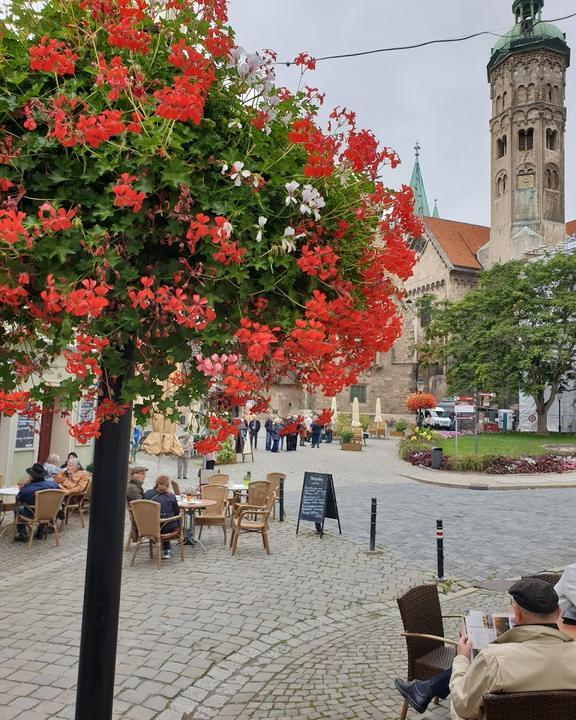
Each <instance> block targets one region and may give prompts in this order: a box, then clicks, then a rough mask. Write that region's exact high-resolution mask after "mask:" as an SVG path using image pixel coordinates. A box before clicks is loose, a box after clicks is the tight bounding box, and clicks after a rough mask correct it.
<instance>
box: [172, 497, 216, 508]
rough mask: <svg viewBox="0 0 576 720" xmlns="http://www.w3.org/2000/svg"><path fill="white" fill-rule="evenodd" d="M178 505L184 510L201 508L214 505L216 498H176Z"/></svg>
mask: <svg viewBox="0 0 576 720" xmlns="http://www.w3.org/2000/svg"><path fill="white" fill-rule="evenodd" d="M178 505H179V506H180V507H181V508H184V510H203V509H204V508H207V507H210V506H211V505H216V500H200V499H198V500H190V501H188V500H185V499H184V500H178Z"/></svg>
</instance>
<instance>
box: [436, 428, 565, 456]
mask: <svg viewBox="0 0 576 720" xmlns="http://www.w3.org/2000/svg"><path fill="white" fill-rule="evenodd" d="M545 445H573V446H574V447H575V448H576V435H566V434H562V435H559V434H558V433H552V434H550V435H536V434H535V433H482V434H480V435H479V436H478V452H479V453H480V454H483V455H510V456H512V455H545V454H546V453H549V452H552V451H551V450H549V449H547V448H546V447H545ZM437 446H438V447H441V448H442V449H443V450H444V452H445V453H447V454H448V455H456V454H457V455H472V454H474V438H473V437H469V436H466V437H459V438H458V452H456V443H455V440H454V439H453V438H451V439H449V440H438V442H437Z"/></svg>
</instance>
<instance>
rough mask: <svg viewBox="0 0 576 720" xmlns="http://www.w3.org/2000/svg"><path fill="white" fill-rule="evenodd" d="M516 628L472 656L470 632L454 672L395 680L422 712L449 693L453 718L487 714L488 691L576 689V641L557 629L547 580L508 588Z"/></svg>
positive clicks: (463, 640) (525, 581)
mask: <svg viewBox="0 0 576 720" xmlns="http://www.w3.org/2000/svg"><path fill="white" fill-rule="evenodd" d="M508 592H509V593H510V596H511V598H512V611H513V615H514V627H512V628H511V629H510V630H508V631H506V632H503V633H502V634H501V635H499V636H498V637H496V639H495V640H494V641H493V642H492V643H490V644H489V645H487V646H486V647H484V648H483V649H482V650H480V652H479V653H478V654H477V656H476V657H475V658H474V660H471V652H472V644H471V642H470V639H469V638H468V636H467V634H466V633H463V634H462V636H461V638H460V642H459V643H458V648H457V653H456V657H455V658H454V663H453V665H452V668H451V669H450V670H446V671H444V672H442V673H439V674H438V675H436V676H435V677H433V678H432V679H431V680H412V681H411V682H405V681H403V680H401V679H400V678H397V679H396V680H395V683H394V684H395V685H396V688H397V690H398V691H399V692H400V693H401V695H402V696H403V697H404V698H405V699H406V700H407V701H408V702H409V703H410V705H411V706H412V707H413V708H414V709H415V710H416V711H417V712H419V713H423V712H425V711H426V708H427V707H428V704H429V703H430V701H431V700H432V699H433V698H434V697H439V698H442V699H444V698H447V697H448V695H450V694H451V699H452V718H453V720H477V719H479V718H483V717H484V708H483V697H484V695H485V694H486V693H490V692H523V691H528V690H576V643H574V642H573V640H572V638H571V637H570V636H569V635H566V634H565V633H563V632H561V631H560V630H559V629H558V626H557V624H556V623H557V621H558V618H559V616H560V609H559V607H558V595H557V594H556V591H555V590H554V588H553V587H552V586H551V585H549V584H548V583H546V582H544V581H543V580H539V579H536V578H525V579H523V580H519V581H518V582H516V583H514V585H512V587H511V588H510V590H509V591H508Z"/></svg>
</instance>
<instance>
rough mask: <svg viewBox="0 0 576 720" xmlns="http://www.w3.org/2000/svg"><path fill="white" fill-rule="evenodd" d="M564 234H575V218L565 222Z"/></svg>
mask: <svg viewBox="0 0 576 720" xmlns="http://www.w3.org/2000/svg"><path fill="white" fill-rule="evenodd" d="M566 235H569V236H570V237H572V235H576V220H570V222H567V223H566Z"/></svg>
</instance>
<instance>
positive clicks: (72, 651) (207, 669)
mask: <svg viewBox="0 0 576 720" xmlns="http://www.w3.org/2000/svg"><path fill="white" fill-rule="evenodd" d="M350 456H352V457H350ZM138 461H139V462H141V461H142V462H144V461H145V460H144V457H143V456H139V458H138ZM311 461H312V465H311ZM171 462H172V461H168V460H163V461H162V467H161V470H162V472H166V471H168V472H169V471H170V468H171ZM150 463H151V467H153V468H154V470H156V469H157V465H156V463H155V461H154V460H151V461H150ZM247 467H249V466H248V465H245V466H243V467H242V466H241V465H239V466H232V467H231V474H232V475H233V477H241V476H242V475H243V473H244V472H245V470H246V469H247ZM250 467H251V469H252V474H253V476H254V477H260V476H261V475H262V473H264V472H265V471H267V470H289V477H288V481H287V499H288V509H289V514H290V518H291V519H293V518H294V517H295V514H296V506H297V502H298V498H299V492H298V489H299V487H300V486H301V482H302V473H303V470H304V469H310V470H316V471H323V470H324V471H327V472H330V471H331V472H333V474H334V476H335V481H336V492H337V495H338V502H339V507H340V510H341V514H342V517H343V525H344V531H345V535H344V536H343V537H342V538H341V537H339V536H338V535H337V534H336V533H335V532H334V531H333V530H331V531H330V533H329V534H328V535H327V536H325V537H324V538H323V539H322V540H320V539H319V538H318V537H317V536H315V535H314V534H313V533H312V531H311V530H310V528H309V526H306V527H304V529H303V530H302V531H301V533H300V535H299V536H296V535H295V532H294V530H295V528H294V524H293V523H292V522H291V521H289V522H286V523H282V524H281V523H279V522H274V523H273V525H272V528H271V534H270V543H271V549H272V554H271V555H270V556H269V557H267V556H266V555H265V554H264V552H263V549H262V546H261V541H260V539H259V538H258V537H256V536H253V537H250V536H243V537H242V538H241V539H240V542H239V547H238V555H237V557H235V558H232V557H231V556H230V552H229V550H228V549H227V548H226V547H225V546H224V544H223V542H222V535H221V532H220V530H219V529H216V528H212V529H207V530H206V531H205V532H204V533H203V535H202V540H203V541H204V540H205V544H206V550H207V552H206V553H203V552H202V551H201V550H200V549H199V548H198V547H187V548H186V556H185V561H184V563H181V562H180V561H179V560H177V559H176V558H174V559H172V560H169V561H166V562H164V563H163V565H162V568H161V569H160V570H157V569H156V567H155V564H154V563H152V562H150V561H149V560H148V557H147V555H146V553H145V552H142V551H141V553H140V555H139V557H138V559H137V560H136V563H135V565H134V566H133V567H130V565H129V555H128V553H127V554H126V562H125V568H124V577H123V589H122V606H121V621H120V634H119V646H118V662H117V686H116V700H115V718H129V719H131V720H182V719H183V718H186V719H187V720H196V719H198V720H207V719H208V718H221V717H222V718H226V717H234V718H239V719H248V718H249V719H250V720H264V719H265V718H277V719H279V720H280V719H282V718H284V719H286V720H288V719H291V718H307V719H310V720H312V719H314V718H333V719H335V720H354V719H355V718H374V719H375V720H377V719H382V720H388V719H390V720H392V719H394V718H396V717H397V716H398V714H399V709H400V705H401V703H400V701H399V697H398V695H397V693H396V691H395V690H394V688H393V678H394V677H395V676H396V675H401V674H402V673H403V672H404V671H405V662H406V661H405V648H404V644H403V640H402V639H401V637H400V634H399V633H400V622H399V618H398V612H397V609H396V603H395V597H396V596H397V594H398V593H399V592H400V591H402V590H403V589H405V588H407V587H410V586H411V585H414V584H416V583H419V582H421V581H423V580H429V579H431V576H432V573H431V572H430V571H426V570H422V569H421V568H426V567H428V568H431V567H432V563H431V562H428V560H429V558H427V556H426V554H425V553H424V552H423V551H422V550H420V555H419V556H418V555H417V553H416V551H417V550H418V542H419V540H418V538H420V537H425V538H426V542H427V543H428V542H429V543H430V544H431V545H433V529H430V528H429V527H428V524H429V521H430V523H431V522H432V519H433V518H434V517H435V510H436V508H437V507H438V506H441V507H445V508H447V507H455V506H456V505H457V504H460V507H462V503H466V513H465V514H463V520H465V521H466V522H465V524H464V526H463V529H462V530H460V531H464V540H463V542H462V544H460V542H459V550H458V552H459V556H461V555H462V554H466V553H467V552H469V551H470V550H471V548H473V547H474V542H477V543H480V542H483V541H484V540H485V539H486V538H485V537H484V535H482V536H480V535H479V534H478V533H476V535H474V533H472V532H471V531H470V522H471V521H473V520H474V518H475V519H476V521H478V518H479V517H482V515H483V514H484V515H485V517H484V520H485V522H483V523H482V525H481V527H482V533H484V529H483V528H484V525H485V524H486V522H488V518H490V517H491V515H492V514H493V513H494V507H493V506H494V504H495V503H498V504H500V503H502V502H503V500H504V499H505V498H507V497H508V496H509V495H510V496H512V495H513V496H514V497H519V498H522V499H523V501H522V504H521V507H520V510H519V511H518V515H517V516H512V518H509V521H508V522H507V524H506V526H505V527H503V528H500V529H499V532H500V540H499V542H500V548H499V550H500V552H497V551H496V549H494V551H493V555H492V556H491V557H492V559H491V561H490V562H487V565H489V566H490V570H491V574H498V575H500V576H506V574H505V573H507V572H508V571H510V570H511V566H510V562H509V558H510V555H511V553H512V549H513V548H514V553H516V554H517V557H518V564H520V560H521V559H522V562H525V561H526V557H527V555H528V553H530V554H533V553H540V555H541V557H542V562H543V563H544V564H546V565H550V564H554V565H555V566H559V565H560V564H561V563H560V562H559V561H560V559H561V558H560V557H558V556H559V555H562V553H559V549H560V548H561V540H562V539H563V541H564V546H566V547H568V546H571V545H572V543H569V542H566V540H569V539H570V538H569V537H568V533H569V532H570V530H569V529H568V528H570V527H571V526H572V525H573V523H568V522H566V520H567V516H568V513H569V512H570V514H571V517H573V507H572V508H571V507H569V506H570V504H571V502H573V501H572V500H571V494H570V493H569V491H561V490H548V491H537V492H538V493H539V497H538V498H533V497H532V495H533V493H532V491H523V492H521V493H519V492H514V493H502V492H498V493H471V492H469V491H462V490H452V489H448V488H437V487H434V486H427V485H421V484H416V483H413V482H411V481H409V480H406V479H403V478H402V477H400V475H401V472H400V471H401V470H403V469H404V466H403V464H401V463H400V462H399V461H397V460H396V459H395V457H394V453H393V446H392V444H390V445H386V444H384V443H382V444H380V445H378V446H376V445H375V446H374V447H370V446H369V447H368V448H367V449H366V451H365V452H363V453H362V455H358V454H354V453H343V452H340V451H338V450H337V449H336V448H335V447H321V448H320V450H311V449H310V448H303V449H302V450H299V451H298V452H297V453H296V454H292V453H291V454H286V453H284V454H279V455H277V456H271V455H270V454H267V453H257V457H256V462H255V463H254V465H250ZM149 474H150V475H152V473H149ZM151 480H153V478H151ZM376 489H377V490H378V492H380V493H381V495H380V497H381V505H382V506H383V507H386V506H387V507H388V508H389V510H388V516H386V515H385V514H383V517H381V520H380V522H381V523H382V524H383V526H385V525H386V524H388V525H390V524H391V522H392V521H395V523H396V526H397V527H400V529H399V530H398V532H397V539H396V540H395V542H394V543H392V542H390V543H388V542H386V539H387V536H386V535H385V534H384V532H383V528H382V529H381V532H380V536H379V540H380V542H381V544H384V545H389V546H390V547H391V548H392V549H393V552H389V551H387V550H385V551H383V552H382V553H380V554H376V555H368V554H367V553H366V552H365V550H364V547H363V543H360V542H357V540H361V539H362V538H361V534H359V531H358V533H356V532H355V531H354V530H353V528H354V527H355V525H357V526H358V528H360V527H363V526H364V519H365V520H366V523H367V520H368V508H366V511H364V510H363V509H362V508H363V507H364V505H365V503H366V501H367V500H368V499H369V498H370V496H371V495H372V494H373V493H374V492H375V491H376ZM421 493H425V494H421ZM563 493H568V494H567V495H566V497H565V498H564V499H562V500H561V499H560V495H561V494H563ZM449 495H450V496H452V495H453V496H454V500H450V502H448V500H447V498H448V496H449ZM547 497H550V503H552V498H556V503H555V507H554V514H553V515H552V517H553V518H554V524H553V527H554V528H558V530H557V532H555V531H553V530H552V531H551V532H550V533H549V535H544V534H543V535H542V536H541V542H540V543H539V545H541V546H543V547H536V546H535V545H536V544H535V543H533V542H532V543H527V544H525V545H524V549H523V555H522V550H521V542H525V543H526V538H527V530H524V529H523V528H520V527H516V525H522V526H524V525H528V524H529V523H530V522H535V521H536V520H539V524H543V523H546V522H547V517H546V508H545V507H544V506H543V503H544V502H545V501H546V498H547ZM490 499H492V507H491V508H489V507H488V500H490ZM479 501H482V502H483V503H486V505H485V506H483V507H479V508H477V505H478V502H479ZM434 503H436V506H434ZM412 506H414V507H413V510H412V514H411V515H410V514H408V515H407V516H406V517H404V516H403V513H406V512H408V511H407V508H408V509H409V508H410V507H412ZM538 507H540V509H541V510H542V508H544V512H542V516H541V517H540V518H538V515H537V509H538ZM352 508H354V509H352ZM356 508H359V509H356ZM551 509H552V507H551V505H550V511H551ZM355 513H358V515H357V516H356V515H355ZM523 513H524V514H523ZM496 514H497V515H498V514H499V515H500V517H501V519H502V518H503V517H504V515H503V514H502V511H501V510H500V509H499V510H498V511H497V513H496ZM445 517H448V516H447V515H445ZM386 518H387V519H386ZM491 522H492V520H491ZM448 526H449V528H452V526H451V525H448ZM549 527H552V524H549ZM421 528H422V529H421ZM503 529H506V533H507V536H506V538H507V539H506V542H505V543H503V541H502V530H503ZM511 531H514V533H512V532H511ZM387 532H389V530H388V531H387ZM450 533H455V527H454V528H452V529H450V530H449V537H450ZM516 533H519V537H520V539H516V535H515V534H516ZM522 533H524V534H522ZM513 536H514V538H513ZM61 540H62V542H61V546H60V548H56V547H55V546H54V543H53V541H52V538H51V537H49V538H48V540H46V541H34V543H33V547H32V549H31V550H30V551H28V550H27V548H26V547H23V546H22V545H19V544H13V543H12V542H11V539H10V538H9V537H7V536H4V537H2V538H0V548H1V553H2V559H3V562H2V563H1V564H0V608H2V612H1V617H2V643H0V720H13V719H15V718H17V719H18V720H44V719H47V718H53V719H54V720H64V719H66V718H72V717H73V716H74V685H75V682H76V664H77V655H78V643H79V628H80V613H81V603H82V585H83V574H84V567H83V566H84V553H85V542H86V530H82V529H81V528H80V527H79V523H78V520H77V519H76V518H73V519H72V520H71V522H70V525H69V526H68V528H67V529H66V530H65V531H64V533H63V535H62V538H61ZM493 542H494V544H495V545H496V540H495V539H494V540H493ZM509 544H510V545H511V547H508V545H509ZM490 547H492V546H490ZM503 547H504V550H503ZM546 548H548V550H547V549H546ZM481 552H482V551H481V550H478V551H477V554H479V553H481ZM484 552H485V553H486V554H489V553H492V550H488V549H485V550H484ZM565 554H566V553H564V555H565ZM454 555H455V552H454ZM422 559H425V560H426V562H422V561H421V560H422ZM539 559H540V558H538V560H539ZM544 561H546V562H544ZM523 569H524V568H523ZM529 569H537V568H532V567H531V568H529ZM451 575H452V576H453V577H455V576H456V573H455V572H454V573H453V572H452V571H451ZM453 587H461V584H459V583H455V584H454V586H453ZM504 602H505V601H504V598H503V597H502V596H501V595H498V594H496V593H486V592H484V591H482V592H480V591H474V594H472V595H465V596H462V595H457V596H451V595H449V596H447V597H446V599H445V605H446V608H447V612H459V611H461V610H462V609H463V608H464V607H469V606H472V607H488V608H501V607H503V603H504ZM24 613H25V615H24ZM455 632H456V628H454V627H451V628H450V629H449V632H448V633H447V634H448V635H450V634H451V635H454V634H455ZM95 672H97V669H95ZM409 717H412V716H409ZM427 717H429V718H434V720H447V719H448V709H447V706H446V705H441V706H439V707H437V708H433V709H432V710H431V711H430V712H429V713H428V714H427Z"/></svg>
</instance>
